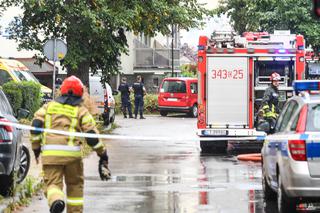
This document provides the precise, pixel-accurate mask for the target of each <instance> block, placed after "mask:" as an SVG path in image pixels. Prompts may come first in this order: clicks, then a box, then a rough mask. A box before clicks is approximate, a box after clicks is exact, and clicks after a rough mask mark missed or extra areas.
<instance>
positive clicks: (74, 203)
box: [43, 160, 84, 213]
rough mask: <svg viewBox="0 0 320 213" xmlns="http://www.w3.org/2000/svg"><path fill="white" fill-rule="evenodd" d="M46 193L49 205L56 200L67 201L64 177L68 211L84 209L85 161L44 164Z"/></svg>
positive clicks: (78, 211)
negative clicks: (64, 186)
mask: <svg viewBox="0 0 320 213" xmlns="http://www.w3.org/2000/svg"><path fill="white" fill-rule="evenodd" d="M43 173H44V187H45V195H46V197H47V199H48V203H49V206H51V205H52V203H53V202H54V201H56V200H63V201H65V195H64V192H63V178H64V180H65V184H66V187H67V190H66V191H67V213H82V211H83V182H84V180H83V162H82V160H75V161H73V162H71V163H69V164H67V165H43Z"/></svg>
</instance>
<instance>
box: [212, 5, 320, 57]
mask: <svg viewBox="0 0 320 213" xmlns="http://www.w3.org/2000/svg"><path fill="white" fill-rule="evenodd" d="M216 13H217V14H219V15H221V14H227V16H228V17H229V18H230V20H231V22H232V24H233V27H234V30H235V31H236V32H238V33H239V34H241V33H243V32H245V31H268V32H270V33H273V31H274V30H291V32H292V33H296V34H302V35H304V37H305V39H306V41H307V44H310V45H311V46H312V47H313V48H314V50H316V51H319V50H320V49H319V48H320V27H319V26H320V24H319V20H318V19H317V18H316V17H315V16H314V14H313V11H312V1H305V0H255V1H251V0H220V4H219V7H218V9H216Z"/></svg>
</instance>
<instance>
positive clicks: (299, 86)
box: [293, 80, 320, 93]
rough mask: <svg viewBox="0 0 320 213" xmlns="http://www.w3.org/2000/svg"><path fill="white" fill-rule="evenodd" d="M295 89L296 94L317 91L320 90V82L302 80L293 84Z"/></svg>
mask: <svg viewBox="0 0 320 213" xmlns="http://www.w3.org/2000/svg"><path fill="white" fill-rule="evenodd" d="M293 88H294V91H295V92H297V93H298V92H302V91H316V90H320V81H319V80H300V81H294V82H293Z"/></svg>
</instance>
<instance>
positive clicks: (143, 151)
mask: <svg viewBox="0 0 320 213" xmlns="http://www.w3.org/2000/svg"><path fill="white" fill-rule="evenodd" d="M119 117H120V116H118V117H117V124H118V125H119V126H120V127H119V128H118V129H116V130H115V131H114V134H121V135H128V136H130V135H134V136H142V135H144V136H172V137H179V136H183V137H185V136H190V137H193V136H194V134H195V131H196V119H193V118H186V117H183V116H168V117H160V116H147V119H146V120H135V119H121V118H119ZM106 144H107V146H108V151H109V157H110V169H111V171H112V175H113V178H112V179H111V180H110V181H108V182H102V181H101V180H100V179H99V177H98V173H97V162H98V157H97V156H96V155H95V154H93V155H91V156H90V157H89V158H88V159H86V160H85V212H108V213H109V212H130V213H134V212H137V213H140V212H146V213H149V212H150V213H151V212H155V213H158V212H159V213H160V212H161V213H162V212H170V213H171V212H179V213H193V212H213V213H264V212H268V213H277V211H276V205H275V203H268V204H264V202H263V194H262V187H261V167H260V164H258V163H252V162H238V161H237V160H236V158H235V157H234V156H201V155H200V148H199V143H198V142H197V141H194V142H192V141H191V142H190V141H187V142H181V141H179V142H176V141H174V139H173V140H172V141H166V142H165V141H162V142H159V141H157V142H156V141H131V140H127V141H120V140H119V141H106ZM39 198H40V200H39ZM41 198H43V196H40V197H39V196H38V197H36V198H35V199H34V201H33V203H32V204H31V206H30V207H28V208H26V209H24V211H22V212H46V211H47V209H48V208H47V206H46V201H45V199H41Z"/></svg>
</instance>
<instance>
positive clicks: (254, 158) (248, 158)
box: [237, 153, 261, 162]
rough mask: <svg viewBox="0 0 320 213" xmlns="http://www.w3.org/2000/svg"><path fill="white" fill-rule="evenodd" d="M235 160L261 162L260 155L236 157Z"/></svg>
mask: <svg viewBox="0 0 320 213" xmlns="http://www.w3.org/2000/svg"><path fill="white" fill-rule="evenodd" d="M237 159H238V160H241V161H254V162H261V153H253V154H243V155H238V156H237Z"/></svg>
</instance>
